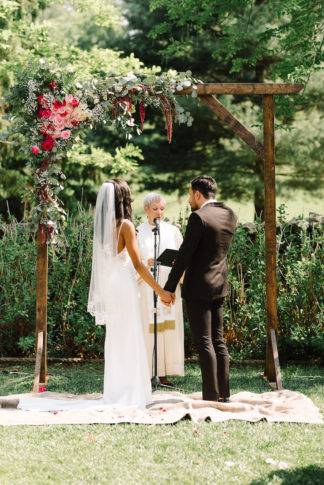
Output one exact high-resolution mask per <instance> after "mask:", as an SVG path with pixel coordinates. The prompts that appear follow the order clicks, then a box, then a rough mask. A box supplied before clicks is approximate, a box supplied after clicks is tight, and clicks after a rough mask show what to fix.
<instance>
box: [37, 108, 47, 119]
mask: <svg viewBox="0 0 324 485" xmlns="http://www.w3.org/2000/svg"><path fill="white" fill-rule="evenodd" d="M44 111H46V110H45V109H42V108H40V110H39V111H38V118H43V113H44Z"/></svg>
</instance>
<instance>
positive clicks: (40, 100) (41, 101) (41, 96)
mask: <svg viewBox="0 0 324 485" xmlns="http://www.w3.org/2000/svg"><path fill="white" fill-rule="evenodd" d="M43 99H44V94H41V95H40V96H38V102H39V104H40V105H41V106H43V105H44V101H43Z"/></svg>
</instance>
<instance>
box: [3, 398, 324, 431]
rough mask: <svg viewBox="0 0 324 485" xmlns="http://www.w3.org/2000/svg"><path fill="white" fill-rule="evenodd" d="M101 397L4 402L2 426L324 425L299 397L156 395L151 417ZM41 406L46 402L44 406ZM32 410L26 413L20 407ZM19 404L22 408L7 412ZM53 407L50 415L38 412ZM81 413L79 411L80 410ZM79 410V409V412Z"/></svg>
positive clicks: (309, 403)
mask: <svg viewBox="0 0 324 485" xmlns="http://www.w3.org/2000/svg"><path fill="white" fill-rule="evenodd" d="M100 398H101V395H100V394H85V395H82V396H75V395H71V394H59V393H54V392H43V393H40V394H32V393H30V394H20V395H11V396H2V397H0V404H1V408H0V425H2V426H15V425H48V424H95V423H107V424H117V423H138V424H171V423H176V422H177V421H180V420H181V419H184V418H188V419H191V420H192V421H193V422H195V423H199V422H203V421H206V420H210V421H212V422H220V421H228V420H230V419H238V420H243V421H250V422H257V421H260V420H266V421H268V422H270V423H273V422H289V423H314V424H321V423H323V420H322V417H321V414H320V412H319V410H318V408H317V407H316V406H315V405H314V403H313V401H312V400H311V399H310V398H308V397H306V396H305V395H304V394H301V393H299V392H294V391H288V390H284V391H271V392H264V393H262V394H254V393H251V392H239V393H238V394H235V395H233V396H231V398H230V401H229V402H228V403H217V402H212V401H203V400H202V396H201V393H198V392H197V393H193V394H182V393H179V392H169V391H155V392H154V393H153V404H151V405H150V406H148V407H147V409H146V410H145V411H140V410H138V409H134V408H119V409H118V408H114V407H112V406H107V405H104V404H102V401H101V400H100ZM44 399H45V401H43V402H41V401H42V400H44ZM18 400H19V402H20V403H23V404H24V408H26V407H27V408H29V409H30V410H28V411H27V410H20V409H19V404H18ZM15 403H16V404H18V409H17V408H11V407H5V406H6V405H9V406H10V405H15ZM47 403H49V405H48V406H47V410H46V411H39V410H37V407H39V405H41V406H42V405H44V404H46V405H47ZM76 407H79V408H78V409H76ZM73 408H74V409H73Z"/></svg>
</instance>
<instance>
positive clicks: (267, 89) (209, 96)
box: [33, 83, 304, 392]
mask: <svg viewBox="0 0 324 485" xmlns="http://www.w3.org/2000/svg"><path fill="white" fill-rule="evenodd" d="M303 87H304V85H303V84H284V83H208V84H199V85H198V86H197V89H196V93H197V95H198V98H199V99H200V100H201V101H202V102H203V103H204V104H205V105H207V106H208V107H209V108H210V109H211V110H212V111H213V112H214V113H215V114H216V115H217V116H218V117H219V118H220V119H221V120H222V121H223V122H224V123H226V124H227V125H228V126H229V127H230V129H231V130H232V131H233V132H234V133H235V134H236V135H238V136H239V137H240V138H241V139H242V140H243V141H244V142H245V143H246V144H247V145H248V146H249V147H250V148H251V149H252V150H254V151H255V153H256V154H257V155H258V157H260V158H261V159H262V160H263V161H264V195H265V207H264V219H265V251H266V261H265V263H266V270H265V273H266V330H267V342H266V358H265V369H264V378H265V379H267V380H268V381H269V383H270V385H271V387H273V388H276V389H278V390H280V389H282V382H281V373H280V364H279V355H278V348H277V337H276V336H277V331H278V314H277V267H276V266H277V263H276V184H275V141H274V132H275V129H274V95H283V94H298V93H299V92H300V91H301V90H302V89H303ZM191 90H192V88H187V89H183V90H182V91H179V92H177V93H176V94H178V95H184V94H190V93H191ZM220 94H233V95H260V96H262V103H263V144H262V143H261V142H260V141H259V140H258V139H257V138H256V137H255V136H254V135H253V134H252V133H251V132H250V131H249V129H248V128H247V127H245V126H244V125H243V124H242V123H240V121H239V120H238V119H237V118H235V116H233V115H232V114H231V113H230V112H229V111H228V110H227V109H226V108H225V106H223V105H222V103H220V101H218V99H216V98H215V96H214V95H220ZM47 276H48V245H47V244H46V242H44V241H43V240H42V236H41V231H40V229H39V230H38V234H37V265H36V279H37V286H36V341H37V352H36V364H35V377H34V388H33V391H34V392H38V390H39V386H40V383H46V382H47V380H48V376H47V286H48V281H47Z"/></svg>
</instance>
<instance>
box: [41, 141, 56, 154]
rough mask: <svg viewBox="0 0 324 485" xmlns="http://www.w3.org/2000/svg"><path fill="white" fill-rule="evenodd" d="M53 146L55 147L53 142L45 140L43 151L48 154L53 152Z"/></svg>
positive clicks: (42, 145) (42, 144)
mask: <svg viewBox="0 0 324 485" xmlns="http://www.w3.org/2000/svg"><path fill="white" fill-rule="evenodd" d="M53 146H54V142H53V140H45V141H43V142H42V143H41V147H42V149H43V150H45V151H47V152H49V151H51V150H52V148H53Z"/></svg>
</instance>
